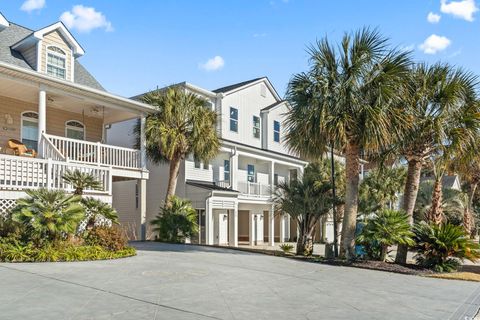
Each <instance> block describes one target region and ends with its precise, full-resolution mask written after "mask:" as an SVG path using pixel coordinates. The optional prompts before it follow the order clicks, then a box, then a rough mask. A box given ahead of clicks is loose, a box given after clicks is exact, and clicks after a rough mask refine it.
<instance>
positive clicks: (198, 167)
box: [193, 158, 201, 169]
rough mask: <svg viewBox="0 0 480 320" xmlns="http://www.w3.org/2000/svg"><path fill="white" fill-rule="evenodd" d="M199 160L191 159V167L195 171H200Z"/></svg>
mask: <svg viewBox="0 0 480 320" xmlns="http://www.w3.org/2000/svg"><path fill="white" fill-rule="evenodd" d="M200 164H201V163H200V160H198V159H197V158H193V166H194V167H195V168H196V169H200Z"/></svg>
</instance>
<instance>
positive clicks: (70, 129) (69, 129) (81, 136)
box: [65, 120, 85, 140]
mask: <svg viewBox="0 0 480 320" xmlns="http://www.w3.org/2000/svg"><path fill="white" fill-rule="evenodd" d="M65 137H67V138H70V139H77V140H85V126H84V125H83V123H81V122H80V121H77V120H70V121H67V122H66V123H65Z"/></svg>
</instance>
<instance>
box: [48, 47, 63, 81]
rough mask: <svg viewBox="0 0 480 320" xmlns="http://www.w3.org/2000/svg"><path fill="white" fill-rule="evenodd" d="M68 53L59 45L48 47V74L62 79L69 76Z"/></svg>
mask: <svg viewBox="0 0 480 320" xmlns="http://www.w3.org/2000/svg"><path fill="white" fill-rule="evenodd" d="M66 60H67V55H66V53H65V51H63V50H62V49H60V48H58V47H54V46H51V47H48V48H47V74H48V75H50V76H52V77H55V78H60V79H66V78H67V69H66Z"/></svg>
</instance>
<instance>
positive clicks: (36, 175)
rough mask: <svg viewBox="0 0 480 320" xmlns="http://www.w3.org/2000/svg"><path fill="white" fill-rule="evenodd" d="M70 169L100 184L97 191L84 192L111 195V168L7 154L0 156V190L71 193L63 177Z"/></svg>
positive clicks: (87, 190)
mask: <svg viewBox="0 0 480 320" xmlns="http://www.w3.org/2000/svg"><path fill="white" fill-rule="evenodd" d="M73 170H79V171H81V172H84V173H88V174H91V175H93V176H94V177H95V178H96V179H97V180H98V181H100V183H101V184H102V188H101V189H100V190H89V189H85V193H91V194H103V195H111V194H112V174H111V170H110V168H105V167H98V166H92V165H84V164H78V163H71V162H65V161H57V160H53V159H52V158H49V159H38V158H26V157H19V156H13V155H6V154H0V190H9V191H22V190H25V189H38V188H49V189H61V190H65V191H67V192H73V191H74V188H73V186H72V185H70V184H68V183H66V182H65V181H64V180H63V178H62V177H63V175H64V174H65V173H66V172H67V171H73Z"/></svg>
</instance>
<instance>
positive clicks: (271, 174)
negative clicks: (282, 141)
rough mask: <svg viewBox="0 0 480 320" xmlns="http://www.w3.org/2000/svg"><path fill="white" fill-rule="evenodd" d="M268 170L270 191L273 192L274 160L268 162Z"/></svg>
mask: <svg viewBox="0 0 480 320" xmlns="http://www.w3.org/2000/svg"><path fill="white" fill-rule="evenodd" d="M268 171H269V172H268V173H269V175H268V178H269V184H270V192H271V193H272V194H273V192H274V191H275V161H272V162H270V167H269V170H268Z"/></svg>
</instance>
